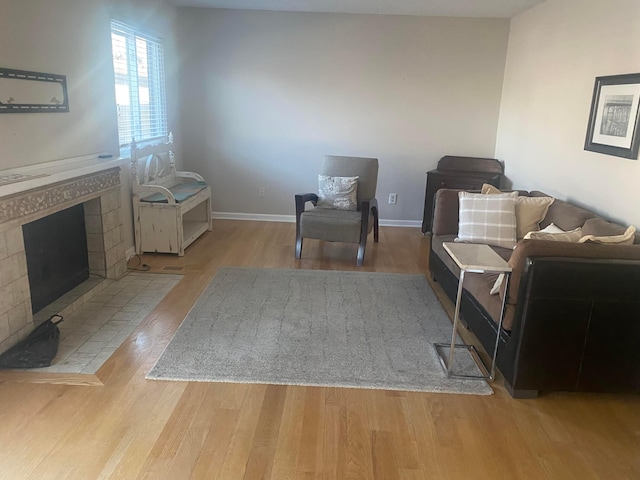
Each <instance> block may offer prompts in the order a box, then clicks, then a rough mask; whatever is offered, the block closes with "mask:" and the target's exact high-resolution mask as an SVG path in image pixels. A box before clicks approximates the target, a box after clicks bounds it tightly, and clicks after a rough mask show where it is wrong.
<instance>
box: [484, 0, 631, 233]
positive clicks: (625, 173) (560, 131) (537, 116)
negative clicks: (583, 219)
mask: <svg viewBox="0 0 640 480" xmlns="http://www.w3.org/2000/svg"><path fill="white" fill-rule="evenodd" d="M637 72H640V2H638V0H608V1H606V2H603V1H601V0H547V1H546V2H544V3H542V4H540V5H538V6H537V7H534V8H533V9H531V10H529V11H527V12H524V13H522V14H520V15H519V16H517V17H515V18H514V19H512V22H511V33H510V36H509V48H508V54H507V65H506V71H505V80H504V91H503V96H502V106H501V110H500V121H499V128H498V141H497V146H496V155H497V156H498V157H499V158H501V159H504V160H505V163H506V174H507V176H508V177H509V178H510V179H511V180H512V182H513V186H514V187H515V188H520V189H525V190H534V189H535V190H543V191H545V192H547V193H549V194H551V195H554V196H557V197H559V198H563V199H570V200H572V201H574V202H577V203H579V204H582V205H585V206H589V207H591V208H594V209H595V210H597V211H598V212H599V213H601V214H603V215H606V216H608V217H609V218H612V219H615V220H618V221H621V222H624V223H628V224H634V225H636V226H640V208H639V207H640V188H639V185H640V162H639V161H637V160H628V159H623V158H619V157H613V156H609V155H603V154H599V153H594V152H587V151H584V150H583V147H584V141H585V135H586V129H587V121H588V117H589V110H590V105H591V97H592V92H593V85H594V81H595V77H597V76H604V75H616V74H623V73H637Z"/></svg>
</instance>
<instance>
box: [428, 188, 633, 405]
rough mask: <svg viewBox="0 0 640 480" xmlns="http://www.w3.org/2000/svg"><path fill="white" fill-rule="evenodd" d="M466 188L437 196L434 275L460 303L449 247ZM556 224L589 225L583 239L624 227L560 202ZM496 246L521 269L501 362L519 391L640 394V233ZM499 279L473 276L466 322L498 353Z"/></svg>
mask: <svg viewBox="0 0 640 480" xmlns="http://www.w3.org/2000/svg"><path fill="white" fill-rule="evenodd" d="M458 192H459V190H449V189H442V190H439V191H438V193H437V195H436V201H435V206H434V212H433V226H432V238H431V251H430V256H429V258H430V270H431V276H432V278H433V279H434V280H435V281H437V282H439V283H440V285H441V286H442V288H443V290H444V291H445V292H446V294H447V295H448V296H449V298H450V299H451V300H452V301H453V302H455V296H456V290H457V286H458V275H459V271H458V269H457V267H456V266H455V264H454V263H453V261H452V260H451V259H450V257H449V256H448V254H447V253H446V252H445V251H444V249H443V247H442V244H443V242H447V241H453V239H454V238H455V237H456V235H457V233H458ZM520 195H530V196H545V194H544V193H542V192H531V193H527V192H520ZM550 223H554V224H555V225H556V226H558V227H560V228H561V229H563V230H567V231H568V230H572V229H574V228H577V227H582V229H583V234H584V235H588V234H593V235H617V234H620V233H622V232H623V231H624V230H625V228H624V227H622V226H620V225H616V224H613V223H610V222H607V221H606V220H605V219H603V218H601V217H599V216H598V215H596V214H595V213H593V212H590V211H588V210H586V209H583V208H580V207H577V206H575V205H572V204H570V203H567V202H564V201H561V200H558V199H556V200H555V201H554V203H553V204H552V205H551V207H550V208H549V211H548V212H547V215H546V217H545V218H544V219H543V220H542V222H541V223H540V226H541V227H542V228H544V227H546V226H547V225H549V224H550ZM493 248H494V250H495V251H496V252H497V253H498V254H500V255H501V256H502V257H503V258H504V259H505V260H507V261H508V262H509V264H510V265H511V267H512V268H513V272H512V276H511V281H510V283H509V291H508V297H507V306H506V313H505V319H504V325H503V329H502V331H501V332H500V336H499V345H498V355H497V360H496V364H497V367H498V369H499V370H500V372H501V373H502V374H503V375H504V378H505V385H506V387H507V389H508V391H509V392H510V393H511V395H512V396H513V397H516V398H524V397H535V396H537V395H538V393H539V392H550V391H596V392H640V348H638V345H640V237H639V236H637V235H636V238H635V243H634V244H633V245H603V244H596V243H581V244H576V243H568V242H551V241H545V240H520V241H519V242H518V244H517V245H516V248H514V249H513V250H510V249H504V248H497V247H493ZM496 278H497V275H491V274H468V275H466V276H465V289H464V292H463V295H462V301H461V314H462V318H463V322H464V323H465V325H467V326H468V328H470V330H471V331H473V333H474V334H475V335H476V336H477V338H478V339H479V340H480V342H481V343H482V345H483V347H484V348H485V349H486V351H491V352H492V351H493V348H494V345H495V341H496V336H497V331H496V330H497V322H496V319H497V318H498V315H499V312H500V302H501V298H502V296H503V295H504V294H505V291H504V288H503V289H502V292H500V293H499V294H496V295H490V294H489V290H490V289H491V286H492V285H493V284H494V282H495V279H496ZM503 287H504V286H503Z"/></svg>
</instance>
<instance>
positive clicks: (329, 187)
mask: <svg viewBox="0 0 640 480" xmlns="http://www.w3.org/2000/svg"><path fill="white" fill-rule="evenodd" d="M358 178H359V177H330V176H328V175H318V203H317V204H316V207H317V208H332V209H334V210H351V211H354V210H357V209H358Z"/></svg>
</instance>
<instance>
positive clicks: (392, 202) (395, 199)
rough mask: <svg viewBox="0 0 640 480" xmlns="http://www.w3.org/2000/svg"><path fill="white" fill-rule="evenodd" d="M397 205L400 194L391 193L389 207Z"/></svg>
mask: <svg viewBox="0 0 640 480" xmlns="http://www.w3.org/2000/svg"><path fill="white" fill-rule="evenodd" d="M396 203H398V194H397V193H390V194H389V205H395V204H396Z"/></svg>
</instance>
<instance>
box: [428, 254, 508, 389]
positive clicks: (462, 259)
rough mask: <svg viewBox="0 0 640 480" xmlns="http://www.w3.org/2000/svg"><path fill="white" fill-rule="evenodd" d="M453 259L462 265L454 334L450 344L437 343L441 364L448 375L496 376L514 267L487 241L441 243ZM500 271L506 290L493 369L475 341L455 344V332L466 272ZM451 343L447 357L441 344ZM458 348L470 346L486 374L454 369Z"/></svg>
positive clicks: (501, 309) (466, 376) (443, 345)
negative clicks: (470, 373)
mask: <svg viewBox="0 0 640 480" xmlns="http://www.w3.org/2000/svg"><path fill="white" fill-rule="evenodd" d="M442 246H443V247H444V249H445V250H446V252H447V253H448V254H449V255H450V256H451V259H452V260H453V261H454V262H455V263H456V265H458V267H460V278H459V280H458V293H457V296H456V310H455V314H454V316H453V335H452V336H451V344H450V345H449V344H447V343H435V344H434V346H435V348H436V352H437V354H438V357H439V358H440V364H441V365H442V368H443V369H444V370H445V372H446V373H447V377H449V378H477V379H483V380H487V379H488V380H493V379H494V376H495V368H496V356H497V353H498V343H499V340H500V330H502V321H503V320H504V311H505V306H506V303H507V295H508V293H509V290H508V289H509V277H510V274H511V267H510V266H509V264H508V263H507V262H505V261H504V260H503V259H502V258H501V257H500V255H498V254H497V253H496V252H494V251H493V250H492V249H491V247H489V246H488V245H480V244H474V243H452V242H445V243H443V244H442ZM467 272H468V273H500V274H504V280H503V283H504V285H505V293H504V297H503V298H502V306H501V308H500V318H499V319H498V328H497V333H496V344H495V347H494V349H493V357H492V360H491V369H487V367H486V365H485V364H484V362H483V361H482V359H481V358H480V356H479V355H478V352H477V350H476V349H475V347H474V346H473V345H466V344H464V343H462V344H456V334H457V331H458V323H460V300H461V299H462V289H463V283H464V275H465V273H467ZM443 347H449V359H448V361H447V360H446V359H445V356H444V355H443V353H442V351H441V348H443ZM456 348H464V349H466V350H468V351H469V352H470V353H471V354H472V356H473V358H474V361H475V362H476V364H477V365H478V367H479V368H480V369H481V370H483V372H482V373H483V375H462V374H455V373H453V371H452V368H453V359H454V353H455V350H456Z"/></svg>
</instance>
